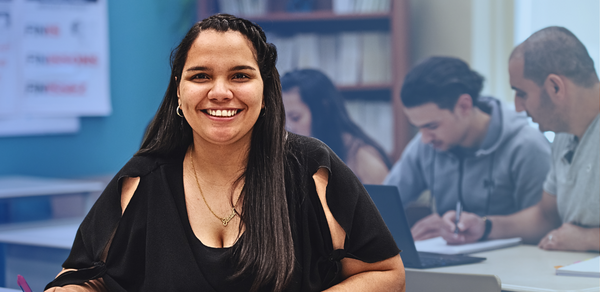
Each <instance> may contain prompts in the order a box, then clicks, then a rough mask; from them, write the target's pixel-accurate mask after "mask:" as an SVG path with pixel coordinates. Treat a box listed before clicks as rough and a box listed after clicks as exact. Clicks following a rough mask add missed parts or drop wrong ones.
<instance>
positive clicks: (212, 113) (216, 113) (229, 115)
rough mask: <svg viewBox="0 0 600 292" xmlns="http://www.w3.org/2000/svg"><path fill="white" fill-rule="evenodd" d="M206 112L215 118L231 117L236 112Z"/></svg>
mask: <svg viewBox="0 0 600 292" xmlns="http://www.w3.org/2000/svg"><path fill="white" fill-rule="evenodd" d="M206 112H207V113H208V114H209V115H211V116H215V117H233V116H235V115H236V114H237V110H212V109H209V110H206Z"/></svg>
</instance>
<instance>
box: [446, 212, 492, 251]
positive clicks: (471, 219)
mask: <svg viewBox="0 0 600 292" xmlns="http://www.w3.org/2000/svg"><path fill="white" fill-rule="evenodd" d="M455 218H456V211H448V212H446V214H444V217H442V220H443V225H442V226H443V227H442V232H441V233H442V237H443V238H444V239H445V240H446V242H447V243H448V244H464V243H471V242H475V241H478V240H479V239H480V238H481V237H482V236H483V232H484V231H485V222H484V220H483V218H481V217H479V216H477V215H476V214H473V213H469V212H462V213H461V216H460V221H459V222H458V231H459V232H458V233H454V230H455V229H456V225H455V224H454V223H455V222H454V220H455Z"/></svg>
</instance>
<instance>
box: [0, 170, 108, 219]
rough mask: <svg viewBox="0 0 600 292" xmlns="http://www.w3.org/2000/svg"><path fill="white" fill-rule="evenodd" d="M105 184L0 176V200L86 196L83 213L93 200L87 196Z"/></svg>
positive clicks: (99, 190)
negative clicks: (71, 195) (70, 195)
mask: <svg viewBox="0 0 600 292" xmlns="http://www.w3.org/2000/svg"><path fill="white" fill-rule="evenodd" d="M105 187H106V183H105V182H101V181H93V180H74V179H59V178H45V177H33V176H0V199H11V198H23V197H38V196H57V195H69V194H86V195H88V196H87V197H86V202H85V206H84V209H85V210H84V211H85V213H87V211H88V210H89V209H90V208H91V206H92V204H93V203H94V201H95V198H90V196H89V194H92V193H96V192H101V191H102V190H104V188H105Z"/></svg>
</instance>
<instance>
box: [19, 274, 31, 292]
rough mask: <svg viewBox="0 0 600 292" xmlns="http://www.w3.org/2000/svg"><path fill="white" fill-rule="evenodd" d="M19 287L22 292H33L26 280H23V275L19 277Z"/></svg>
mask: <svg viewBox="0 0 600 292" xmlns="http://www.w3.org/2000/svg"><path fill="white" fill-rule="evenodd" d="M17 285H19V287H21V290H23V292H31V288H29V284H27V281H25V278H23V276H21V275H17Z"/></svg>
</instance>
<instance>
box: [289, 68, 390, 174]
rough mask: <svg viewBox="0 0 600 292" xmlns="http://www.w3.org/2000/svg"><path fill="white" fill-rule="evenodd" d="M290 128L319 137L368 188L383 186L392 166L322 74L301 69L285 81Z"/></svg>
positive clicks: (293, 72)
mask: <svg viewBox="0 0 600 292" xmlns="http://www.w3.org/2000/svg"><path fill="white" fill-rule="evenodd" d="M281 88H282V91H283V103H284V105H285V113H286V127H287V128H288V130H289V131H291V132H293V133H296V134H300V135H304V136H308V137H315V138H317V139H319V140H321V141H323V142H325V144H327V146H329V147H331V149H332V150H333V151H334V152H335V153H336V154H337V155H338V156H339V157H340V158H341V159H342V160H343V161H344V162H345V163H346V165H348V167H350V169H351V170H352V171H353V172H354V173H355V174H356V176H358V178H359V179H360V180H361V181H362V182H363V183H365V184H380V183H381V182H382V181H383V179H384V178H385V177H386V175H387V174H388V172H389V170H390V167H392V163H391V161H390V160H389V158H388V156H387V154H386V153H385V151H384V150H383V148H382V147H381V146H379V144H377V142H375V141H374V140H373V139H372V138H371V137H369V136H368V135H367V134H366V133H365V132H364V131H363V130H362V129H361V128H360V127H359V126H358V125H357V124H356V123H354V121H352V119H351V118H350V115H349V114H348V111H347V110H346V106H345V104H344V99H343V97H342V95H341V93H340V92H339V91H338V90H337V88H336V87H335V85H334V84H333V82H332V81H331V80H330V79H329V78H328V77H327V76H326V75H325V74H324V73H322V72H321V71H318V70H314V69H298V70H294V71H291V72H288V73H286V74H284V75H283V77H281Z"/></svg>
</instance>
